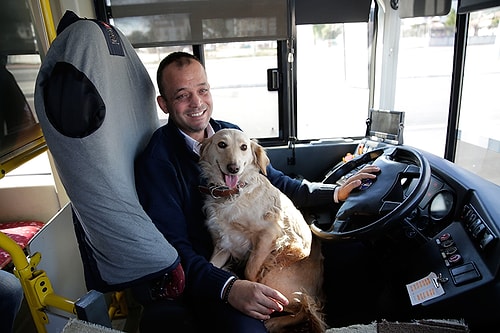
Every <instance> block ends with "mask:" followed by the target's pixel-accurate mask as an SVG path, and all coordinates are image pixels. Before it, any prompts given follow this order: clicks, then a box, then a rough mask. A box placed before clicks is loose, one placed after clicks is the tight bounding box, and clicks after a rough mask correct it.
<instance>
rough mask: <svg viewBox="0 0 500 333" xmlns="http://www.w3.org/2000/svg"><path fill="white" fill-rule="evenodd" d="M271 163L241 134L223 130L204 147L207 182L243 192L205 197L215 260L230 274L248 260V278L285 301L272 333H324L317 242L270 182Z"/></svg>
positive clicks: (269, 324)
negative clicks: (303, 332) (302, 331)
mask: <svg viewBox="0 0 500 333" xmlns="http://www.w3.org/2000/svg"><path fill="white" fill-rule="evenodd" d="M268 164H269V158H268V156H267V154H266V152H265V150H264V148H263V147H262V146H260V145H259V144H258V143H257V142H256V141H254V140H251V139H249V138H248V136H247V135H246V134H245V133H243V132H242V131H239V130H236V129H223V130H220V131H218V132H217V133H215V135H213V136H212V137H211V138H209V139H206V140H205V141H204V142H203V144H202V146H201V149H200V166H201V170H202V175H203V176H204V177H205V179H206V180H207V182H208V184H209V185H210V186H220V187H227V188H234V187H239V193H237V194H233V195H230V196H225V197H216V196H211V195H207V196H206V201H205V205H204V209H205V212H206V214H207V221H206V223H207V226H208V229H209V230H210V232H211V234H212V237H213V240H214V245H215V250H214V253H213V256H212V258H211V262H212V263H213V264H214V265H216V266H218V267H224V268H226V269H231V264H232V263H234V262H237V263H243V264H245V265H246V266H244V267H245V269H244V272H245V278H246V279H248V280H251V281H256V282H260V283H263V284H266V285H268V286H270V287H272V288H275V289H276V290H278V291H280V292H281V293H283V294H284V295H285V296H286V297H287V298H288V300H289V301H290V303H289V305H288V306H286V307H285V309H284V311H283V312H282V313H277V314H276V315H275V316H273V317H272V318H271V319H269V320H267V321H266V322H265V325H266V327H267V329H268V330H269V331H270V332H273V333H274V332H291V331H292V330H293V328H296V327H302V328H301V329H303V328H304V327H307V330H308V331H309V332H324V331H325V329H326V325H325V322H324V318H323V314H322V312H321V309H322V305H321V303H322V299H323V297H322V282H323V256H322V254H321V245H320V241H319V240H317V239H313V236H312V234H311V231H310V229H309V226H308V225H307V222H306V221H305V220H304V218H303V216H302V214H301V213H300V211H299V210H298V209H297V208H296V207H295V206H294V205H293V203H292V202H291V200H290V199H289V198H288V197H287V196H286V195H284V194H283V193H282V192H281V191H279V190H278V189H277V188H276V187H274V186H273V185H272V184H271V183H270V182H269V180H268V179H267V177H266V167H267V165H268Z"/></svg>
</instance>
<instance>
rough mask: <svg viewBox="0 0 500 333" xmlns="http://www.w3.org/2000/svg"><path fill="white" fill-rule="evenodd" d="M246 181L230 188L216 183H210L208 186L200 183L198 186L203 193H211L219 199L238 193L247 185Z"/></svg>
mask: <svg viewBox="0 0 500 333" xmlns="http://www.w3.org/2000/svg"><path fill="white" fill-rule="evenodd" d="M246 185H247V184H246V183H241V182H240V183H238V184H237V185H236V187H233V188H229V187H227V186H225V185H215V184H210V185H208V186H203V185H200V186H198V188H199V190H200V192H201V193H205V194H210V195H211V196H212V198H214V199H218V198H223V197H229V196H233V195H237V194H239V193H240V189H241V188H243V187H245V186H246Z"/></svg>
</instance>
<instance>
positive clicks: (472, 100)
mask: <svg viewBox="0 0 500 333" xmlns="http://www.w3.org/2000/svg"><path fill="white" fill-rule="evenodd" d="M499 17H500V7H495V8H491V9H485V10H480V11H476V12H472V13H470V18H469V27H468V36H469V37H468V40H467V49H466V58H465V68H464V81H463V90H462V104H461V109H460V119H459V124H458V129H459V132H458V143H457V151H456V156H455V162H456V163H457V164H459V165H460V166H462V167H464V168H466V169H468V170H469V171H472V172H474V173H476V174H478V175H480V176H482V177H484V178H486V179H488V180H490V181H492V182H494V183H496V184H500V174H499V172H498V166H499V165H500V134H499V131H498V128H499V127H500V98H499V95H498V83H499V82H500V25H499Z"/></svg>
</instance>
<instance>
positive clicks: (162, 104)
mask: <svg viewBox="0 0 500 333" xmlns="http://www.w3.org/2000/svg"><path fill="white" fill-rule="evenodd" d="M156 102H157V103H158V106H159V107H160V109H162V111H163V112H164V113H165V114H168V107H167V101H166V100H165V98H163V96H161V95H159V96H157V97H156Z"/></svg>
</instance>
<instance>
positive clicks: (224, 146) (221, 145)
mask: <svg viewBox="0 0 500 333" xmlns="http://www.w3.org/2000/svg"><path fill="white" fill-rule="evenodd" d="M217 146H219V148H222V149H224V148H226V147H227V144H226V143H225V142H224V141H221V142H219V143H218V144H217Z"/></svg>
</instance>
